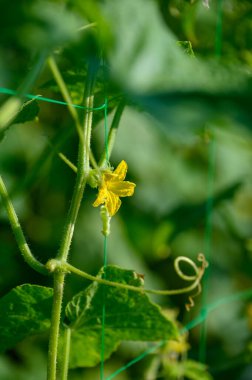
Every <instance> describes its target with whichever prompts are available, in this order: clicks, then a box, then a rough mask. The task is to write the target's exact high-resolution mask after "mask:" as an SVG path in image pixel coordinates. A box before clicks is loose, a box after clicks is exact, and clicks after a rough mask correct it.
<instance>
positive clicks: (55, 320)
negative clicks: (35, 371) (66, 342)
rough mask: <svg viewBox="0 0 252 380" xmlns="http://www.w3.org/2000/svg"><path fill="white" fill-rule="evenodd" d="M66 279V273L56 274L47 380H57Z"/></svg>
mask: <svg viewBox="0 0 252 380" xmlns="http://www.w3.org/2000/svg"><path fill="white" fill-rule="evenodd" d="M64 278H65V274H64V273H60V272H55V273H54V286H53V307H52V318H51V329H50V339H49V349H48V363H47V380H56V370H57V353H58V340H59V328H60V314H61V305H62V300H63V293H64Z"/></svg>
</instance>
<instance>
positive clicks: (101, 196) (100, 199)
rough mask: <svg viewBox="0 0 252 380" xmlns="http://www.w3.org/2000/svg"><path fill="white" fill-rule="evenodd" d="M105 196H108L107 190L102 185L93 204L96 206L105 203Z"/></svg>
mask: <svg viewBox="0 0 252 380" xmlns="http://www.w3.org/2000/svg"><path fill="white" fill-rule="evenodd" d="M107 196H108V190H107V188H106V187H105V186H102V187H101V188H100V190H99V193H98V196H97V198H96V200H95V201H94V203H93V206H94V207H98V206H100V205H101V204H103V203H105V201H106V199H107Z"/></svg>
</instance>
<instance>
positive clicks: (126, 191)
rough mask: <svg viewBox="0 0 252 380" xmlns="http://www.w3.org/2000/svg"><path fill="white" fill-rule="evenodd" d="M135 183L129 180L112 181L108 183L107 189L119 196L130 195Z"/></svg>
mask: <svg viewBox="0 0 252 380" xmlns="http://www.w3.org/2000/svg"><path fill="white" fill-rule="evenodd" d="M135 186H136V185H135V184H134V183H133V182H129V181H113V182H109V183H108V191H109V192H113V193H114V194H116V195H117V196H119V197H130V196H131V195H133V193H134V190H135Z"/></svg>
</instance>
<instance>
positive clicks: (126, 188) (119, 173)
mask: <svg viewBox="0 0 252 380" xmlns="http://www.w3.org/2000/svg"><path fill="white" fill-rule="evenodd" d="M127 169H128V165H127V163H126V162H125V161H124V160H122V161H121V162H120V164H119V165H118V166H117V168H116V169H115V170H114V171H111V170H109V169H108V170H105V171H104V172H103V173H102V179H101V184H100V185H99V193H98V196H97V198H96V200H95V202H94V203H93V206H94V207H98V206H100V205H102V204H104V205H105V207H106V209H107V211H108V213H109V216H113V215H115V213H116V212H117V211H118V210H119V208H120V206H121V203H122V202H121V200H120V197H130V196H131V195H133V193H134V189H135V186H136V185H135V184H134V183H133V182H129V181H124V179H125V177H126V173H127Z"/></svg>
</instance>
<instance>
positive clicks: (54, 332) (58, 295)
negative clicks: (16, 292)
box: [47, 69, 95, 380]
mask: <svg viewBox="0 0 252 380" xmlns="http://www.w3.org/2000/svg"><path fill="white" fill-rule="evenodd" d="M94 75H95V73H94V72H91V70H90V69H89V75H88V77H87V84H86V87H85V96H84V106H85V114H84V123H83V135H82V138H80V140H79V153H78V167H77V176H76V183H75V188H74V192H73V196H72V201H71V204H70V209H69V212H68V216H67V220H66V226H65V230H64V236H63V239H62V243H61V246H60V249H59V252H58V255H57V259H58V260H59V261H60V262H61V263H62V264H64V263H66V262H67V258H68V254H69V250H70V246H71V242H72V237H73V233H74V228H75V224H76V220H77V216H78V212H79V209H80V205H81V200H82V198H83V193H84V190H85V186H86V181H87V177H88V174H89V170H90V167H89V154H90V139H91V128H92V107H93V88H94V77H93V76H94ZM65 275H66V274H65V273H64V272H62V271H57V270H56V271H54V299H53V310H52V318H51V319H52V322H51V330H50V338H49V351H48V367H47V371H48V372H47V379H48V380H56V373H57V352H58V341H59V326H60V316H61V305H62V299H63V292H64V279H65Z"/></svg>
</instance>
